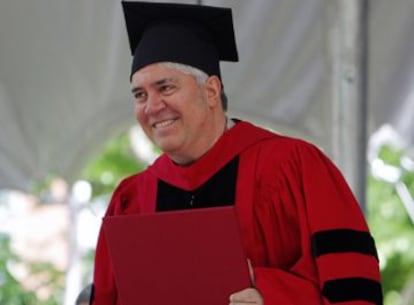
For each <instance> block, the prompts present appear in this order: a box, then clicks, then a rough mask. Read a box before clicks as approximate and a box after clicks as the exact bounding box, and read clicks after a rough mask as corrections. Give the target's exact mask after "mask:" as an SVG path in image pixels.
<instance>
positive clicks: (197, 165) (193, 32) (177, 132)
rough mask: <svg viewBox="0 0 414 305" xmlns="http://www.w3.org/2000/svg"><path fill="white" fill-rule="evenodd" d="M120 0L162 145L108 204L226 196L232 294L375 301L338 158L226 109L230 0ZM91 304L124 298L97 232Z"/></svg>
mask: <svg viewBox="0 0 414 305" xmlns="http://www.w3.org/2000/svg"><path fill="white" fill-rule="evenodd" d="M123 8H124V13H125V19H126V24H127V30H128V36H129V42H130V46H131V52H132V54H133V62H132V71H131V75H130V77H131V90H132V94H133V96H134V100H135V115H136V118H137V121H138V122H139V124H140V125H141V127H142V128H143V130H144V131H145V133H146V135H147V136H148V137H149V138H150V139H151V140H152V141H153V142H154V143H155V144H156V145H157V146H158V147H160V149H161V150H162V151H163V152H164V153H163V154H162V155H161V156H160V157H159V158H158V159H157V160H156V161H155V162H154V163H153V164H152V165H150V166H149V167H148V169H146V170H144V171H143V172H141V173H138V174H136V175H133V176H131V177H128V178H126V179H125V180H123V181H122V182H121V183H120V185H119V186H118V188H117V189H116V191H115V192H114V194H113V196H112V199H111V202H110V205H109V207H108V210H107V213H106V215H107V216H112V215H125V214H140V213H156V212H160V211H171V210H178V209H194V208H209V207H217V206H223V205H233V206H235V208H236V210H237V217H238V222H239V224H240V228H241V230H240V231H241V238H242V241H243V246H244V248H245V253H246V255H247V259H248V261H249V262H250V269H251V270H250V271H251V277H252V285H251V286H250V287H245V288H244V289H242V290H241V291H237V292H235V293H233V294H231V295H229V296H228V303H229V304H232V305H236V304H256V305H263V304H265V305H290V304H292V305H303V304H307V305H316V304H324V305H327V304H337V303H338V304H341V305H345V304H348V305H362V304H382V292H381V283H380V274H379V268H378V257H377V253H376V248H375V243H374V240H373V238H372V237H371V235H370V233H369V230H368V227H367V224H366V222H365V219H364V216H363V214H362V213H361V210H360V208H359V206H358V203H357V202H356V200H355V198H354V196H353V195H352V192H351V191H350V189H349V187H348V186H347V184H346V183H345V181H344V179H343V177H342V175H341V173H340V172H339V171H338V169H337V168H336V167H335V165H334V164H333V163H332V162H331V161H330V160H329V159H328V158H327V157H326V156H325V155H324V154H323V153H322V152H321V151H320V150H319V149H317V148H316V147H315V146H314V145H312V144H310V143H308V142H305V141H303V140H300V139H294V138H290V137H286V136H282V135H278V134H275V133H272V132H269V131H267V130H264V129H262V128H259V127H257V126H254V125H252V124H250V123H248V122H245V121H240V120H234V119H229V118H227V115H226V107H227V98H226V96H225V94H224V92H223V85H222V80H221V74H220V68H219V61H222V60H224V61H237V60H238V56H237V49H236V44H235V37H234V30H233V22H232V16H231V10H230V9H226V8H217V7H208V6H197V5H184V4H167V3H162V4H161V3H143V2H123ZM235 102H237V101H235ZM252 102H254V101H252ZM212 225H213V224H212ZM165 255H168V254H165ZM137 259H139V258H137ZM207 293H209V291H208V288H207V287H206V294H207ZM137 297H139V296H137ZM200 298H203V296H202V295H200ZM92 304H94V305H119V304H121V303H120V301H119V299H118V293H117V285H116V282H115V279H114V275H113V268H112V263H111V259H110V254H109V249H108V245H107V241H106V239H105V236H104V234H103V233H101V234H100V236H99V240H98V245H97V249H96V258H95V274H94V294H93V303H92ZM137 304H138V301H137ZM144 305H145V304H144ZM159 305H163V304H159ZM173 305H178V304H173ZM179 305H197V304H187V303H186V300H185V299H184V298H183V300H182V302H180V304H179ZM211 305H219V304H211Z"/></svg>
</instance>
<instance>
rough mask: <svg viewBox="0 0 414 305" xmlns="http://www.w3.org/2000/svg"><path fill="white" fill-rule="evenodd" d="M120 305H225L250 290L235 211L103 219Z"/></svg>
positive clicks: (166, 213) (201, 210) (161, 213)
mask: <svg viewBox="0 0 414 305" xmlns="http://www.w3.org/2000/svg"><path fill="white" fill-rule="evenodd" d="M103 229H104V233H105V236H106V238H107V242H108V245H109V251H110V255H111V258H112V264H113V268H114V276H115V281H116V285H117V288H118V294H119V298H120V300H121V304H122V305H141V304H142V305H164V304H165V305H167V304H168V305H171V304H174V305H178V304H179V305H225V304H228V303H229V296H230V294H232V293H234V292H236V291H239V290H242V289H245V288H247V287H250V286H251V283H250V277H249V270H248V265H247V259H246V256H245V254H244V250H243V247H242V242H241V238H240V232H239V227H238V222H237V218H236V215H235V209H234V207H230V206H226V207H216V208H203V209H192V210H181V211H171V212H160V213H154V214H142V215H122V216H111V217H105V218H104V220H103Z"/></svg>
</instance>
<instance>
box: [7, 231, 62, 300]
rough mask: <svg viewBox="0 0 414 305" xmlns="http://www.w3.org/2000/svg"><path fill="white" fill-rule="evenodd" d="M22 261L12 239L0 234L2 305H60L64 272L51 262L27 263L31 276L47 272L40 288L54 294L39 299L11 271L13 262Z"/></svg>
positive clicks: (39, 285)
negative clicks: (13, 248) (13, 249)
mask: <svg viewBox="0 0 414 305" xmlns="http://www.w3.org/2000/svg"><path fill="white" fill-rule="evenodd" d="M18 262H20V259H19V257H17V256H16V255H15V254H14V253H13V252H12V251H11V250H10V240H9V237H8V236H6V235H0V305H8V304H13V305H58V304H59V303H60V302H59V300H60V299H61V295H62V289H61V288H59V283H61V282H62V280H63V274H62V273H61V272H58V271H55V270H54V269H53V267H52V266H51V265H50V264H46V263H43V264H26V266H27V267H28V269H29V272H30V274H31V276H36V275H39V274H44V273H47V275H48V276H47V277H45V278H46V279H47V280H45V281H43V282H39V284H38V288H39V289H41V288H46V289H47V290H49V291H51V292H52V294H51V296H50V297H49V298H47V299H46V300H43V301H39V300H38V298H37V296H36V293H35V291H30V290H27V289H25V288H24V287H23V286H22V284H21V283H20V282H19V281H17V280H16V279H15V278H14V276H13V275H12V273H11V272H10V270H9V269H10V268H9V266H10V265H11V264H12V263H18Z"/></svg>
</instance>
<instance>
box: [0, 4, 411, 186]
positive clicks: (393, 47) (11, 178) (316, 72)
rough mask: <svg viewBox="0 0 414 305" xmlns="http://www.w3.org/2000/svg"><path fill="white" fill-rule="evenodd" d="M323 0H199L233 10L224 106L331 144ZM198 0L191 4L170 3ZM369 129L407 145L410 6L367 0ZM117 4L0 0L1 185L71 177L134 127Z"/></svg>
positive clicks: (124, 41) (127, 63) (224, 72)
mask: <svg viewBox="0 0 414 305" xmlns="http://www.w3.org/2000/svg"><path fill="white" fill-rule="evenodd" d="M330 1H331V0H307V1H302V0H275V1H265V0H257V1H236V0H215V1H213V0H211V1H203V4H206V5H217V6H229V7H232V8H233V15H234V23H235V31H236V39H237V43H238V49H239V57H240V62H239V63H224V64H222V76H223V83H224V86H225V91H226V93H227V95H228V96H229V99H230V104H229V113H230V115H231V116H238V117H240V118H242V119H251V120H253V121H255V122H258V123H260V124H262V125H265V126H268V127H270V128H272V129H275V130H277V131H280V132H283V133H286V134H291V135H294V136H301V137H304V138H307V139H309V140H311V141H313V142H315V143H317V144H318V145H320V146H321V147H323V148H324V149H325V151H327V153H328V154H329V153H330V151H331V149H332V124H335V122H334V121H333V120H332V97H331V96H330V92H331V88H330V87H329V86H330V83H329V77H330V73H331V72H330V71H331V70H330V66H329V62H328V61H327V57H328V55H329V54H328V53H329V48H328V46H329V35H330V26H331V25H330V23H329V21H328V18H327V9H328V7H329V2H330ZM175 2H180V3H197V1H175ZM370 9H371V11H370V16H371V19H370V22H369V73H368V77H369V78H368V85H369V101H368V109H369V113H368V129H369V132H370V133H372V132H374V131H375V130H376V129H378V128H379V127H380V126H382V125H384V124H390V125H391V126H393V127H394V128H395V129H396V130H397V131H398V132H399V133H400V134H401V135H402V137H403V138H404V139H405V140H406V141H407V143H410V144H412V143H413V141H414V126H413V124H414V123H413V121H414V120H413V119H412V118H413V117H414V90H413V85H412V84H414V58H413V57H414V40H413V39H410V38H409V37H411V32H412V28H413V27H414V2H413V1H411V0H394V1H387V0H376V1H371V5H370ZM131 59H132V58H131V55H130V52H129V46H128V40H127V35H126V29H125V24H124V20H123V16H122V10H121V4H120V0H119V1H118V0H90V1H83V0H71V1H69V0H57V1H50V0H37V1H29V0H23V1H1V2H0V188H14V189H20V190H29V189H30V188H31V187H32V185H33V183H34V182H35V181H38V180H39V179H40V180H41V179H44V178H45V177H46V176H47V175H48V174H54V175H59V176H61V177H63V178H65V179H67V180H69V181H70V180H72V179H75V178H76V177H77V176H78V175H79V173H80V170H81V168H82V167H83V166H84V164H85V162H87V161H88V159H89V158H91V156H92V155H93V154H96V153H99V149H100V148H101V145H102V144H103V142H104V141H105V139H108V138H110V137H111V136H114V135H115V134H116V133H117V132H118V131H120V130H125V129H126V128H127V127H129V126H132V125H133V124H134V123H135V121H134V115H133V100H132V96H131V94H130V88H129V70H130V64H131Z"/></svg>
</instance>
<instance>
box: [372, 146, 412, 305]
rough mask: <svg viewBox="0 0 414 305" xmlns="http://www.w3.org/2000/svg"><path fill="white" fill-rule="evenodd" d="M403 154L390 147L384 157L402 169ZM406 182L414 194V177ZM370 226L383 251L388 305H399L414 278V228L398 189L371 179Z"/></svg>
mask: <svg viewBox="0 0 414 305" xmlns="http://www.w3.org/2000/svg"><path fill="white" fill-rule="evenodd" d="M401 156H402V153H401V152H400V151H397V150H395V149H393V148H390V147H384V148H383V149H382V150H381V153H380V157H381V159H382V160H383V161H384V162H385V163H387V164H392V165H394V166H399V164H400V159H401ZM402 181H403V182H404V183H405V184H406V185H407V186H408V188H409V191H410V192H411V194H414V185H413V181H414V173H412V172H405V173H404V175H403V177H402ZM367 195H368V196H367V197H368V205H367V206H368V210H367V212H368V222H369V225H370V228H371V231H372V234H373V235H374V238H375V240H376V244H377V248H378V251H379V256H380V262H381V272H382V279H383V290H384V296H385V304H386V305H396V304H399V303H398V302H399V295H400V292H401V291H402V290H403V289H404V287H405V286H406V285H407V283H408V281H409V280H410V278H412V277H413V276H414V269H413V266H414V225H413V223H412V221H411V219H410V218H409V216H408V213H407V211H406V210H405V207H404V205H403V203H402V201H401V199H400V197H399V196H398V193H397V192H396V189H395V185H393V184H390V183H387V182H384V181H378V180H376V179H374V178H373V177H372V176H370V177H369V179H368V194H367Z"/></svg>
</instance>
